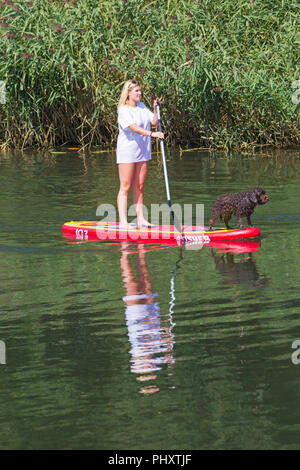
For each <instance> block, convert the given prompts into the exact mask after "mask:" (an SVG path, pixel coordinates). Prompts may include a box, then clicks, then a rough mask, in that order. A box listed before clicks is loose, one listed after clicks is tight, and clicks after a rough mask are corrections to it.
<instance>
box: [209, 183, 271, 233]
mask: <svg viewBox="0 0 300 470" xmlns="http://www.w3.org/2000/svg"><path fill="white" fill-rule="evenodd" d="M268 200H269V196H267V195H266V191H265V190H264V189H263V188H253V189H249V191H245V192H243V193H235V194H223V195H222V196H219V197H218V198H217V199H216V200H215V202H214V205H213V210H212V217H211V219H210V221H209V229H210V230H211V229H212V226H213V225H214V224H215V223H216V221H217V220H218V219H222V216H224V222H225V225H226V227H227V228H231V227H229V225H228V222H229V220H230V219H231V216H232V215H236V216H237V218H238V224H239V226H240V228H241V229H243V228H245V227H244V226H243V222H242V217H247V221H248V225H249V226H250V227H251V226H252V224H251V219H250V216H251V214H252V213H253V211H254V209H255V206H257V204H266V202H268Z"/></svg>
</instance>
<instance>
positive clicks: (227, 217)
mask: <svg viewBox="0 0 300 470" xmlns="http://www.w3.org/2000/svg"><path fill="white" fill-rule="evenodd" d="M230 219H231V214H230V213H228V212H226V213H225V214H224V222H225V225H226V228H228V229H230V228H232V227H229V225H228V222H229V220H230Z"/></svg>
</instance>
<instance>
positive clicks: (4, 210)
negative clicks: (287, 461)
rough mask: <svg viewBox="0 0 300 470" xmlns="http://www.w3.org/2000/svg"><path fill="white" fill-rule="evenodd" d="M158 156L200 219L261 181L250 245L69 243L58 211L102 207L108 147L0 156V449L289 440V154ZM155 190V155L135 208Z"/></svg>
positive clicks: (294, 196) (293, 416)
mask: <svg viewBox="0 0 300 470" xmlns="http://www.w3.org/2000/svg"><path fill="white" fill-rule="evenodd" d="M167 164H168V171H169V180H170V189H171V196H172V201H173V202H176V203H179V204H185V203H186V204H193V205H195V204H197V203H202V204H204V207H205V220H206V222H207V221H208V220H209V217H210V214H211V207H212V203H213V201H214V199H215V197H216V196H217V195H219V194H223V193H230V192H236V191H241V190H246V189H249V188H252V187H254V186H263V187H264V188H265V189H266V191H267V193H268V194H269V196H270V201H269V202H268V204H267V205H265V206H260V207H257V208H256V210H255V213H254V215H253V217H252V221H253V223H254V225H257V226H258V227H259V228H260V229H261V233H262V237H261V240H260V243H259V244H257V248H256V250H254V251H252V252H249V253H248V252H244V253H241V252H240V253H236V252H230V251H226V250H222V249H213V248H209V247H206V246H204V247H203V248H202V249H200V250H191V249H187V248H180V247H177V246H173V247H166V246H164V245H158V244H156V245H124V244H116V243H111V242H110V243H104V242H87V243H72V242H70V241H69V240H66V239H64V238H63V237H62V232H61V226H62V224H63V223H64V222H65V221H69V220H95V219H96V210H97V207H98V206H99V204H101V203H104V202H106V203H109V204H113V205H115V198H116V193H117V190H118V175H117V168H116V165H115V155H114V153H103V152H94V153H91V154H89V155H87V156H85V157H82V156H80V155H79V154H78V153H77V152H76V151H74V150H68V149H64V150H63V151H59V152H57V153H49V154H42V153H37V152H32V153H31V152H26V153H24V154H23V155H20V154H15V153H2V154H1V155H0V187H1V190H0V191H1V199H0V279H1V284H0V308H1V310H0V382H1V387H0V448H1V449H119V450H121V449H183V450H184V449H190V450H192V449H272V448H273V449H299V448H300V387H299V383H300V364H299V365H298V362H300V354H299V357H298V354H297V349H300V347H299V346H298V343H294V342H295V341H297V340H300V310H299V309H300V295H299V283H300V267H299V254H300V247H299V236H300V191H299V183H300V152H299V150H285V151H271V150H265V151H264V152H261V153H259V154H254V155H252V154H245V155H242V154H239V153H233V154H224V153H221V152H218V153H216V152H211V153H209V152H184V153H183V154H182V155H180V154H179V153H178V152H177V151H170V152H169V153H168V162H167ZM165 201H166V196H165V186H164V179H163V172H162V168H161V164H160V161H159V156H158V155H156V154H155V155H154V158H153V160H152V162H151V164H150V166H149V173H148V178H147V183H146V187H145V204H146V206H150V205H151V203H163V202H165ZM232 222H233V224H236V219H233V221H232ZM293 343H294V347H296V349H293V348H292V345H293ZM299 344H300V342H299Z"/></svg>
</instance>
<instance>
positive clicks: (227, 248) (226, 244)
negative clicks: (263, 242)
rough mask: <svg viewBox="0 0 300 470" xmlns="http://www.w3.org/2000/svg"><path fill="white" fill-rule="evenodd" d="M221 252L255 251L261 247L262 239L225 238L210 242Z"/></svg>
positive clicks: (210, 244) (212, 246)
mask: <svg viewBox="0 0 300 470" xmlns="http://www.w3.org/2000/svg"><path fill="white" fill-rule="evenodd" d="M208 246H210V247H211V248H216V249H217V250H218V251H219V252H221V253H254V252H255V251H258V250H259V249H260V240H247V239H246V240H224V241H215V242H214V241H212V242H210V243H209V244H208Z"/></svg>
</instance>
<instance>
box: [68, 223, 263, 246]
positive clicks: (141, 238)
mask: <svg viewBox="0 0 300 470" xmlns="http://www.w3.org/2000/svg"><path fill="white" fill-rule="evenodd" d="M62 231H63V234H64V236H65V237H67V238H69V239H73V240H101V241H105V240H106V241H127V242H131V243H163V244H166V245H184V244H189V245H190V244H202V245H208V244H211V243H212V242H221V241H224V240H244V239H248V238H254V237H259V235H260V230H259V228H257V227H248V228H245V229H226V228H216V227H213V229H212V230H209V229H208V227H200V226H196V225H193V226H191V225H190V226H183V227H182V234H180V233H179V232H178V231H177V230H176V227H174V226H173V225H156V226H155V227H151V228H137V227H132V228H130V229H124V228H122V226H119V223H118V222H108V221H105V222H103V221H101V222H99V221H80V222H66V223H65V224H64V225H63V226H62ZM211 246H212V245H211Z"/></svg>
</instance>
